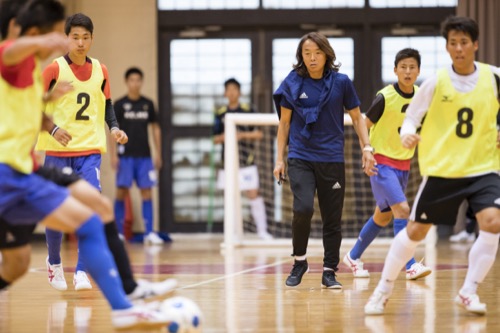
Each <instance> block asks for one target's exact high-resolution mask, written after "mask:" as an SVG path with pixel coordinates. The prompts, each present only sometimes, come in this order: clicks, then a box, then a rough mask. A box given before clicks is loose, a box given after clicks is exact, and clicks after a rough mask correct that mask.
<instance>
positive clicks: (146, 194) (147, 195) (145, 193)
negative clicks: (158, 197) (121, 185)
mask: <svg viewBox="0 0 500 333" xmlns="http://www.w3.org/2000/svg"><path fill="white" fill-rule="evenodd" d="M141 198H142V200H151V199H152V198H153V194H152V191H151V189H150V188H143V189H141Z"/></svg>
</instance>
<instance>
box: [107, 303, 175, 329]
mask: <svg viewBox="0 0 500 333" xmlns="http://www.w3.org/2000/svg"><path fill="white" fill-rule="evenodd" d="M111 322H112V323H113V326H114V327H115V328H119V329H125V328H137V327H159V326H163V325H167V324H168V323H169V322H170V321H169V319H168V318H167V316H166V315H165V314H163V313H161V312H160V311H158V310H154V309H150V308H148V307H147V306H146V305H135V306H133V307H131V308H128V309H125V310H113V311H111Z"/></svg>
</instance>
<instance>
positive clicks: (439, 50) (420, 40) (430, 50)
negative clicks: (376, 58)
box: [382, 37, 450, 84]
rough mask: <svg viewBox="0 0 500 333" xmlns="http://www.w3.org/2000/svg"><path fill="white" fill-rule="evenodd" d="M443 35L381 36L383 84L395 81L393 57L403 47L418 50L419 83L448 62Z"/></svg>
mask: <svg viewBox="0 0 500 333" xmlns="http://www.w3.org/2000/svg"><path fill="white" fill-rule="evenodd" d="M445 46H446V44H445V39H444V38H443V37H384V38H382V81H383V82H384V84H389V83H392V82H395V80H396V79H397V78H396V75H395V74H394V58H395V56H396V53H398V51H399V50H401V49H403V48H405V47H411V48H414V49H417V50H418V51H419V52H420V57H421V59H422V64H421V65H420V76H419V77H418V79H417V82H418V83H420V82H422V81H423V80H425V79H426V78H428V77H429V76H430V75H432V74H433V73H435V72H436V70H437V69H439V68H441V67H443V66H445V65H447V64H449V63H450V57H449V55H448V53H447V52H446V48H445Z"/></svg>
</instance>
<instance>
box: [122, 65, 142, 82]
mask: <svg viewBox="0 0 500 333" xmlns="http://www.w3.org/2000/svg"><path fill="white" fill-rule="evenodd" d="M132 74H138V75H139V76H140V77H141V79H142V78H143V77H144V73H143V72H142V71H141V69H140V68H138V67H130V68H129V69H127V71H126V72H125V80H126V79H128V77H129V76H130V75H132Z"/></svg>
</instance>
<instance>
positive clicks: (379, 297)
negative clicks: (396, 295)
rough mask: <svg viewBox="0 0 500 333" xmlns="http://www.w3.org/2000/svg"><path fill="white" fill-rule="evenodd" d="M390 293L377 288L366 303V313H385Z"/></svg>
mask: <svg viewBox="0 0 500 333" xmlns="http://www.w3.org/2000/svg"><path fill="white" fill-rule="evenodd" d="M389 296H390V295H389V294H387V293H383V292H380V291H378V290H377V289H375V291H374V292H373V294H372V295H371V296H370V299H368V302H367V303H366V305H365V314H366V315H369V316H373V315H382V314H384V310H385V305H386V304H387V302H388V301H389Z"/></svg>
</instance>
